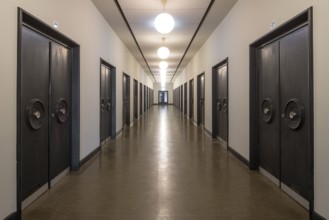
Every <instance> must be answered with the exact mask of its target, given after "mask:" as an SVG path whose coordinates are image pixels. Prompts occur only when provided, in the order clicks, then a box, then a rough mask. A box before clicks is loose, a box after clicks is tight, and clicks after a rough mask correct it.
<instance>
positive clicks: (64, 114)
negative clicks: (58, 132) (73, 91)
mask: <svg viewBox="0 0 329 220" xmlns="http://www.w3.org/2000/svg"><path fill="white" fill-rule="evenodd" d="M55 115H56V119H57V121H58V122H60V123H64V122H66V120H67V119H68V117H69V111H68V104H67V102H66V100H65V99H62V98H61V99H59V100H58V101H57V102H56V104H55Z"/></svg>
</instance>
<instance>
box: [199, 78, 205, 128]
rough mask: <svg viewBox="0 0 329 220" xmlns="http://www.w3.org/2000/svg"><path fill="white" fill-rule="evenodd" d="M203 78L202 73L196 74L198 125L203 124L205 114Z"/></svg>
mask: <svg viewBox="0 0 329 220" xmlns="http://www.w3.org/2000/svg"><path fill="white" fill-rule="evenodd" d="M204 94H205V78H204V74H201V75H199V76H198V108H197V110H198V120H197V122H198V125H201V126H204V116H205V96H204Z"/></svg>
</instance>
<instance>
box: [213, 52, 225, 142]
mask: <svg viewBox="0 0 329 220" xmlns="http://www.w3.org/2000/svg"><path fill="white" fill-rule="evenodd" d="M212 84H213V85H212V115H213V120H212V130H213V133H212V136H213V138H217V139H219V140H220V142H221V143H222V144H223V145H224V147H226V148H227V147H228V114H229V96H228V58H226V59H224V60H223V61H221V62H220V63H218V64H217V65H215V66H214V67H213V68H212Z"/></svg>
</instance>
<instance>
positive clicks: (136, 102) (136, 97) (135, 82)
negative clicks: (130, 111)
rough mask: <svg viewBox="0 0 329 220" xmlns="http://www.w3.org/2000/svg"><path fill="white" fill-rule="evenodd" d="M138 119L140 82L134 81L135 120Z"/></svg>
mask: <svg viewBox="0 0 329 220" xmlns="http://www.w3.org/2000/svg"><path fill="white" fill-rule="evenodd" d="M137 118H138V82H137V80H135V79H134V119H137Z"/></svg>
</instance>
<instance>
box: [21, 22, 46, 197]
mask: <svg viewBox="0 0 329 220" xmlns="http://www.w3.org/2000/svg"><path fill="white" fill-rule="evenodd" d="M49 53H50V47H49V40H48V39H47V38H44V37H42V36H41V35H39V34H36V33H35V32H33V31H31V30H29V29H27V28H23V29H22V61H21V64H22V65H21V82H20V83H21V85H20V86H21V91H20V95H21V100H20V102H21V109H20V114H21V129H20V130H21V134H20V143H21V151H22V152H21V167H22V176H21V178H22V200H25V199H26V198H27V197H28V196H30V195H31V194H32V193H34V192H35V191H37V190H38V189H39V188H41V187H42V186H44V185H45V184H47V183H48V177H49V174H48V166H49V163H48V114H49V111H48V109H49V108H48V106H49V102H48V100H49V97H48V96H49V64H50V63H49Z"/></svg>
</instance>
